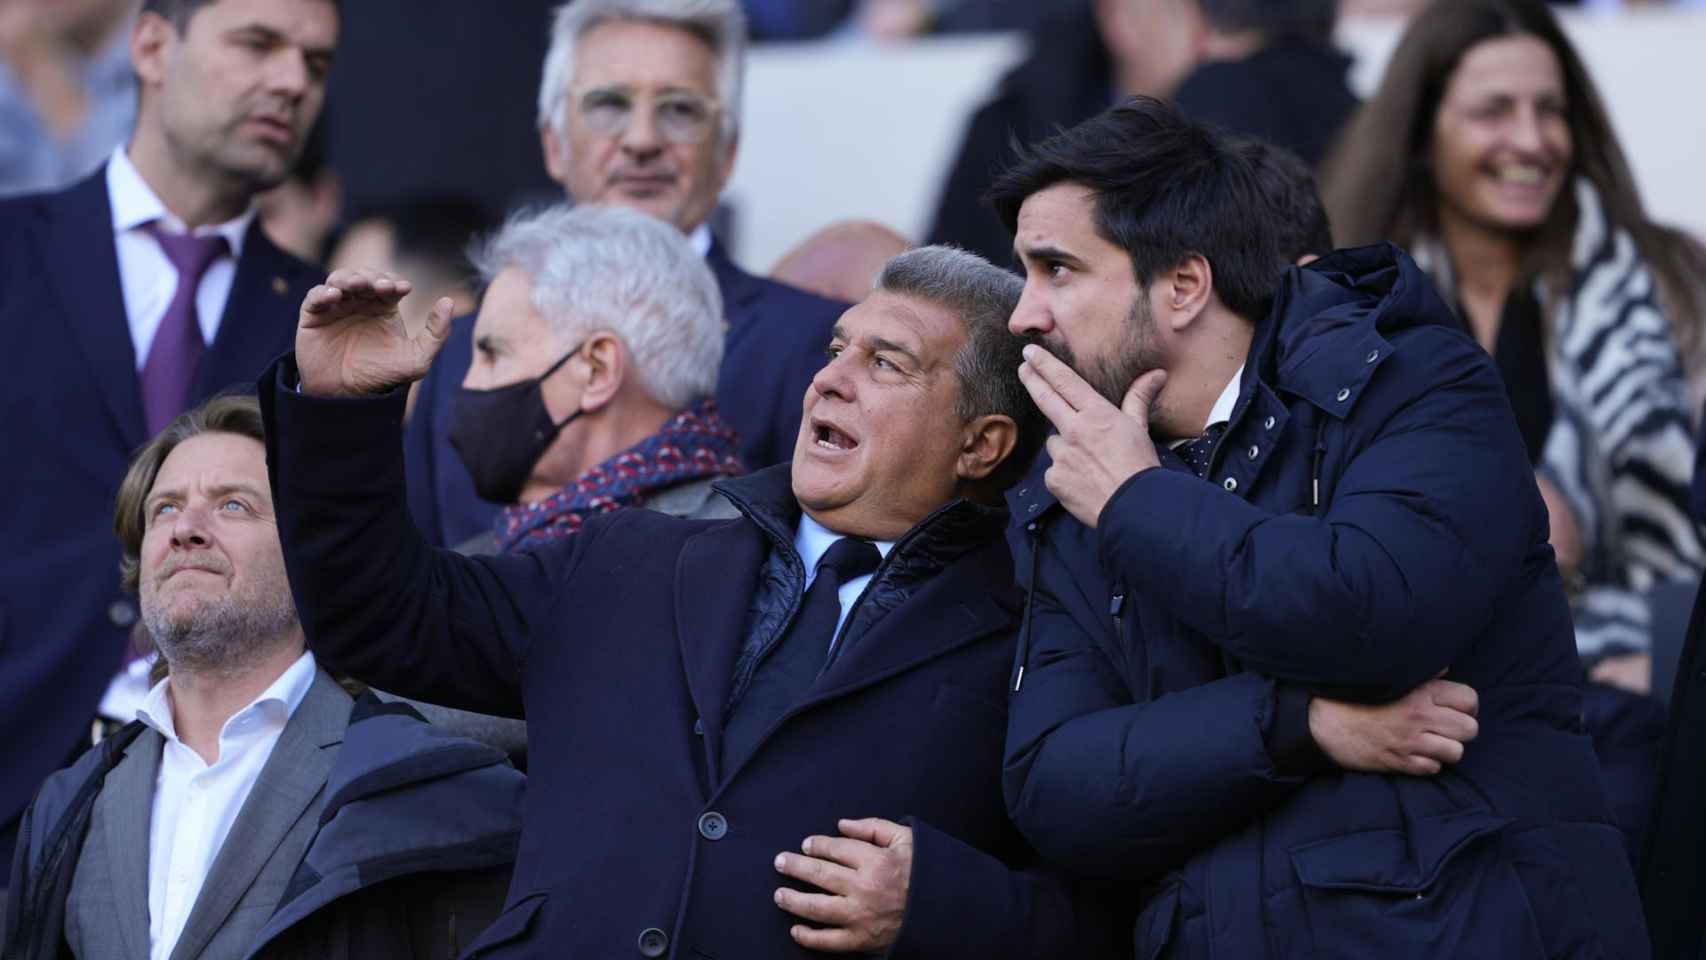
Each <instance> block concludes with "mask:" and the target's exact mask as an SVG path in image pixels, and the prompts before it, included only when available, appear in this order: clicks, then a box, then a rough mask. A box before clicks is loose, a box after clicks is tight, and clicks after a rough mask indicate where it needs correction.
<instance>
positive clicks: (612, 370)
mask: <svg viewBox="0 0 1706 960" xmlns="http://www.w3.org/2000/svg"><path fill="white" fill-rule="evenodd" d="M569 362H570V363H573V364H580V365H582V366H584V367H585V369H586V389H585V390H583V391H581V409H582V410H585V411H586V412H588V413H591V412H593V411H595V410H601V409H603V408H605V407H607V406H609V405H610V403H611V402H612V401H613V400H615V399H616V395H617V394H618V393H619V392H621V390H622V381H623V380H625V379H627V377H628V363H629V356H628V348H627V347H626V346H624V345H623V343H622V339H621V338H620V337H618V336H616V334H614V333H611V332H610V331H608V330H604V331H600V332H598V333H595V334H593V335H592V336H591V337H589V338H588V339H587V341H586V345H585V346H583V347H581V350H580V355H579V356H577V357H576V358H575V359H574V360H571V361H569Z"/></svg>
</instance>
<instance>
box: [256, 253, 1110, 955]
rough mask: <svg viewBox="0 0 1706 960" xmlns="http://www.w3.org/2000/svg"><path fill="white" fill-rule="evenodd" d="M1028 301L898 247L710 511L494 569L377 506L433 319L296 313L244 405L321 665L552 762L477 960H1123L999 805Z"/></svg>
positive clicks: (977, 264)
mask: <svg viewBox="0 0 1706 960" xmlns="http://www.w3.org/2000/svg"><path fill="white" fill-rule="evenodd" d="M1020 286H1021V284H1020V282H1019V280H1018V278H1016V277H1014V276H1013V275H1012V274H1010V273H1008V272H1007V271H1005V270H1002V269H1000V268H998V267H995V266H992V265H990V264H989V263H988V262H986V261H984V260H982V259H980V258H978V257H975V256H972V255H970V254H967V253H964V252H961V251H957V250H952V249H948V248H943V247H931V248H925V249H921V250H914V251H909V252H907V253H905V254H902V255H901V256H899V257H897V258H895V259H894V260H891V261H890V262H889V263H888V264H887V265H886V266H885V268H884V270H883V273H882V276H881V279H880V281H879V283H878V286H877V289H876V290H875V291H873V292H872V293H871V294H870V296H868V297H867V298H866V299H865V300H864V301H863V302H862V303H860V304H859V305H857V306H855V307H853V308H852V309H850V310H848V311H847V312H846V313H845V314H843V315H842V317H841V319H840V321H839V322H838V323H837V325H836V327H835V330H834V332H833V336H832V337H831V338H830V339H829V341H828V344H827V346H828V351H827V353H828V357H829V360H828V362H827V364H826V365H825V366H824V367H823V369H822V370H820V371H819V372H818V373H817V375H816V377H815V378H814V379H813V381H812V384H811V387H810V389H809V390H807V391H805V393H804V396H803V397H802V398H797V399H796V403H799V402H800V401H801V400H803V404H801V406H802V409H803V423H802V425H801V428H800V431H799V434H798V436H797V438H796V442H795V446H794V456H793V461H792V463H791V464H785V465H778V466H775V467H772V468H769V469H766V470H761V471H759V472H757V473H754V474H751V475H749V476H744V477H739V478H736V479H732V480H723V481H719V482H718V484H717V488H718V490H719V491H720V492H721V493H722V494H723V495H724V496H726V497H727V498H728V499H729V500H730V501H731V502H732V503H733V504H734V506H735V507H736V508H737V509H738V510H739V516H738V517H736V518H735V519H732V520H723V521H705V520H689V519H683V518H679V517H669V516H664V515H662V514H660V513H657V512H655V511H651V510H618V511H615V512H611V513H602V514H599V515H597V516H592V517H589V518H588V519H587V520H586V522H585V524H584V525H583V526H582V528H581V530H580V532H579V533H577V534H575V535H574V536H571V537H566V538H562V539H559V540H557V541H555V542H551V543H545V544H541V545H540V546H538V547H537V548H534V549H529V550H523V551H519V552H516V553H513V554H509V555H502V556H494V557H468V556H463V555H460V554H457V553H455V552H452V551H445V550H433V549H431V548H430V547H429V546H427V544H426V543H425V542H424V541H423V539H422V537H421V536H420V534H419V533H418V532H416V530H415V529H414V528H413V526H412V525H411V524H410V522H409V517H408V514H407V511H406V510H405V508H404V506H403V504H402V502H401V497H400V496H399V493H400V491H401V486H402V471H401V464H400V462H399V461H400V456H399V452H398V447H397V443H396V435H397V424H398V418H399V415H400V413H401V409H402V404H403V394H404V391H403V390H401V389H399V388H401V387H402V386H403V385H404V384H406V383H408V382H409V381H410V380H412V379H414V378H416V377H419V376H420V375H421V374H422V373H423V372H424V371H425V370H426V368H427V367H428V365H429V364H430V363H431V358H432V354H433V352H434V351H435V350H437V349H438V347H439V346H440V344H441V343H442V341H443V339H444V337H445V336H446V331H447V328H448V326H449V308H448V303H447V302H445V301H441V302H440V303H439V304H437V305H436V306H435V308H434V313H433V316H432V319H431V320H430V321H429V323H428V324H427V327H426V329H425V330H424V331H419V332H417V331H412V330H409V329H408V328H407V327H406V326H405V325H404V324H403V323H402V320H401V318H400V317H399V316H398V315H397V312H396V309H395V303H396V301H397V300H398V299H400V298H401V297H402V296H403V295H405V294H406V292H407V290H408V287H407V285H406V284H403V283H400V282H399V281H397V280H396V279H395V278H392V277H388V276H373V275H363V274H356V273H345V272H340V273H335V274H333V275H332V276H331V277H330V278H328V280H327V283H326V284H325V285H323V286H321V287H317V288H316V289H315V290H314V291H313V292H312V293H311V294H310V295H309V296H308V298H307V300H306V301H305V302H304V303H303V309H302V318H301V323H300V326H299V328H298V332H297V349H296V353H295V354H294V356H286V357H284V358H283V359H281V360H280V361H279V363H278V364H277V366H276V367H275V368H274V370H272V371H269V372H268V374H267V375H266V376H265V377H264V378H263V379H262V381H261V389H262V395H261V397H262V403H263V404H264V405H265V406H266V408H267V410H268V417H269V429H268V437H269V440H270V442H271V443H272V447H271V448H270V451H269V452H270V454H271V455H270V456H269V460H268V462H269V463H270V464H271V465H272V466H273V471H274V472H273V474H272V480H273V487H274V489H276V490H277V491H278V497H279V518H280V530H281V532H282V536H283V540H284V544H285V547H284V552H285V564H286V568H287V570H288V571H289V574H290V578H291V584H292V587H293V588H294V589H295V591H296V595H297V597H298V599H299V600H300V601H301V609H302V610H303V623H304V627H305V629H306V631H307V634H308V636H309V639H310V641H311V642H312V643H313V644H314V648H315V652H316V654H317V655H318V656H321V657H322V658H323V659H325V661H326V662H328V663H333V664H336V665H337V666H338V667H339V668H340V669H343V670H346V671H348V672H350V673H351V674H353V675H355V676H357V677H361V678H363V679H366V680H370V681H372V682H374V683H379V684H382V685H385V686H386V687H387V688H388V689H395V690H398V691H400V692H402V693H404V694H406V695H409V696H413V697H420V698H424V699H427V700H432V701H435V702H439V703H446V704H450V705H453V706H456V707H460V708H464V709H473V710H480V711H484V712H489V713H500V714H508V715H511V716H525V717H526V719H527V725H528V729H529V731H530V733H531V735H532V737H533V739H534V740H535V742H542V740H543V738H545V737H547V736H548V737H549V738H550V742H551V747H550V749H549V750H545V749H538V750H536V751H535V752H534V755H533V757H532V763H531V765H530V769H529V784H528V791H529V792H528V803H529V812H528V816H527V820H526V823H525V824H524V825H523V827H522V834H523V835H522V842H521V853H520V855H519V857H518V860H517V863H516V870H515V876H514V879H513V881H512V883H511V886H510V892H509V898H508V903H507V908H506V911H505V913H504V914H503V915H502V916H500V917H499V918H498V920H497V921H496V922H495V923H494V924H493V925H492V927H491V928H489V929H488V930H487V931H486V933H485V934H484V935H483V936H482V937H481V939H480V941H479V942H478V943H476V944H475V945H474V948H473V951H474V953H475V955H478V956H487V955H490V956H504V957H560V956H587V957H594V956H596V957H621V956H629V955H632V954H633V953H638V955H640V956H643V957H662V956H675V957H681V958H688V957H739V958H742V960H767V958H777V960H782V958H789V960H791V958H803V957H807V956H813V955H817V954H818V953H819V952H824V951H827V952H836V953H864V954H878V955H886V956H892V957H897V958H904V957H930V958H953V957H966V958H973V957H975V958H978V960H986V958H1002V957H1011V958H1014V960H1018V958H1033V957H1075V958H1100V957H1105V956H1114V955H1117V953H1116V950H1117V947H1116V946H1115V944H1116V943H1117V942H1119V941H1121V940H1124V935H1119V936H1116V930H1117V929H1118V926H1117V925H1116V924H1115V923H1113V922H1112V921H1111V920H1110V919H1109V918H1108V917H1107V916H1106V914H1105V913H1104V912H1103V910H1102V909H1100V906H1099V904H1098V903H1097V902H1096V901H1094V900H1092V899H1089V898H1087V897H1086V896H1085V895H1084V894H1083V893H1082V891H1079V890H1076V889H1074V888H1072V887H1069V886H1067V885H1065V884H1063V883H1061V882H1060V881H1058V880H1056V879H1054V878H1052V877H1050V876H1048V875H1047V874H1045V873H1042V872H1038V871H1037V870H1036V864H1035V862H1034V860H1035V858H1034V856H1033V855H1032V854H1031V852H1030V851H1029V849H1028V848H1027V847H1026V846H1025V844H1024V843H1023V842H1022V841H1021V840H1020V839H1019V837H1018V835H1017V834H1016V833H1015V832H1014V830H1013V827H1012V825H1011V824H1010V823H1009V822H1008V820H1007V814H1006V810H1005V807H1004V805H1003V803H1002V799H1001V790H1000V781H1001V757H1002V747H1003V741H1004V736H1005V723H1006V705H1007V694H1006V686H1007V676H1008V671H1009V669H1010V668H1011V666H1012V663H1013V657H1014V651H1015V631H1016V626H1017V623H1018V609H1019V605H1020V604H1019V599H1018V596H1017V592H1016V590H1015V588H1014V587H1013V585H1012V584H1013V570H1012V559H1011V556H1010V554H1009V552H1008V550H1007V547H1006V545H1005V543H1004V542H1003V540H1002V530H1003V528H1004V526H1005V524H1006V517H1007V514H1006V511H1005V510H1004V509H1003V508H1002V507H1001V491H1002V490H1004V489H1005V488H1006V487H1007V486H1008V485H1009V484H1010V483H1011V482H1012V481H1013V479H1014V478H1015V477H1017V476H1018V475H1019V473H1020V472H1021V471H1022V470H1023V465H1024V464H1025V463H1026V462H1027V461H1028V460H1029V459H1030V457H1031V456H1032V455H1033V454H1034V453H1035V451H1036V449H1037V447H1038V445H1039V444H1040V443H1041V441H1042V429H1041V420H1040V417H1039V415H1038V413H1037V411H1036V408H1035V407H1034V406H1033V405H1032V404H1031V403H1030V400H1029V398H1028V396H1027V395H1026V394H1025V391H1024V389H1023V387H1022V386H1021V385H1020V383H1019V381H1018V378H1017V370H1018V366H1019V362H1020V349H1021V347H1022V346H1023V342H1022V341H1021V340H1020V338H1018V337H1016V336H1014V335H1013V334H1011V333H1009V332H1008V330H1007V326H1006V324H1007V318H1008V316H1009V315H1010V314H1011V313H1012V311H1013V308H1014V306H1015V304H1017V302H1018V297H1019V291H1020ZM376 558H383V559H382V561H381V562H376ZM484 951H489V953H487V952H484Z"/></svg>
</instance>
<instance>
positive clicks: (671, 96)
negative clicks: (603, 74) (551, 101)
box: [569, 87, 723, 144]
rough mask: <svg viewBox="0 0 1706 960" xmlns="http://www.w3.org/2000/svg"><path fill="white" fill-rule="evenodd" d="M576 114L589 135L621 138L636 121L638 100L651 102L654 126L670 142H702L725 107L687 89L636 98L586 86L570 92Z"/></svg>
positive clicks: (626, 91) (624, 92) (625, 92)
mask: <svg viewBox="0 0 1706 960" xmlns="http://www.w3.org/2000/svg"><path fill="white" fill-rule="evenodd" d="M569 92H570V95H571V98H572V100H571V102H572V103H573V104H574V111H575V115H576V116H578V117H579V118H580V122H581V124H582V125H583V126H585V127H586V129H587V132H589V133H591V134H593V135H594V136H599V137H616V136H621V135H622V134H623V133H625V132H626V131H627V129H628V124H629V123H631V122H632V121H633V119H634V104H635V102H636V101H637V100H650V101H651V117H652V126H653V127H655V128H656V129H657V132H658V134H659V135H660V136H662V137H663V138H664V139H665V140H668V141H669V142H670V143H680V144H692V143H702V142H704V140H705V138H706V137H708V136H710V135H711V129H712V127H713V126H715V124H716V120H717V114H718V113H719V112H720V111H721V110H722V109H723V107H722V104H720V103H718V102H717V101H715V100H712V99H711V98H709V97H703V96H700V95H699V94H697V93H691V92H688V91H684V90H670V91H665V92H663V93H660V94H657V95H655V96H645V95H636V94H635V92H634V91H633V90H630V89H628V88H626V87H584V88H577V89H574V90H571V91H569Z"/></svg>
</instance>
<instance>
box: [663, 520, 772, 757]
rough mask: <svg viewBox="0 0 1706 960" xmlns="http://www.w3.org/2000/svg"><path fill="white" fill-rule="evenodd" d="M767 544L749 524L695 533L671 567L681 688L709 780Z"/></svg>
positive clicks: (752, 525)
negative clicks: (699, 735)
mask: <svg viewBox="0 0 1706 960" xmlns="http://www.w3.org/2000/svg"><path fill="white" fill-rule="evenodd" d="M768 553H769V544H768V542H767V540H766V539H765V535H764V533H763V531H762V530H760V529H759V528H758V525H757V524H755V523H753V522H751V521H750V520H740V521H734V522H730V523H726V524H721V525H718V526H716V527H713V528H712V529H710V530H707V531H705V532H704V533H701V534H699V535H697V536H695V537H693V538H692V539H690V540H688V541H687V543H686V544H685V545H684V546H683V547H682V548H681V556H680V558H679V559H678V560H677V561H676V567H675V623H676V635H677V638H678V639H679V640H680V642H681V663H682V666H683V668H684V669H685V670H686V671H687V687H688V690H689V691H690V692H691V693H692V695H693V705H694V707H695V708H696V709H697V710H698V711H699V720H700V723H701V724H703V729H704V731H705V748H706V751H707V755H706V763H707V767H708V769H709V770H710V771H711V782H712V783H720V782H721V781H722V772H721V770H719V769H718V758H719V757H721V756H722V736H723V707H724V705H725V704H727V703H728V700H729V686H730V683H731V682H732V680H733V674H734V664H735V657H736V656H737V655H738V654H739V652H740V648H741V643H742V641H743V640H744V639H745V637H744V636H743V632H744V630H745V628H746V613H747V605H748V604H749V603H750V602H751V600H752V597H753V594H754V593H755V592H756V590H757V588H758V577H759V574H760V572H761V571H762V570H763V568H764V559H765V557H766V556H767V555H768Z"/></svg>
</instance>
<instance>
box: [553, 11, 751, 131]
mask: <svg viewBox="0 0 1706 960" xmlns="http://www.w3.org/2000/svg"><path fill="white" fill-rule="evenodd" d="M622 21H638V22H640V23H651V24H656V25H658V26H663V27H674V28H675V29H677V30H684V31H686V32H687V33H690V34H692V35H693V36H695V37H698V38H699V39H700V40H703V41H704V42H705V44H706V46H709V47H710V48H711V49H712V50H714V51H716V54H717V86H718V90H717V98H718V99H719V100H721V101H722V111H721V113H722V125H723V130H722V132H723V142H724V143H728V142H729V141H730V140H732V139H733V138H734V135H735V132H736V131H737V130H739V129H740V107H741V95H742V94H741V87H742V84H743V82H744V78H745V76H746V13H745V12H744V11H743V10H742V9H741V6H740V4H739V3H738V2H737V0H569V2H568V3H565V4H563V5H562V6H560V7H558V8H557V11H556V12H555V13H554V14H552V23H551V49H550V51H549V52H548V53H546V54H545V75H544V77H543V78H541V80H540V81H539V129H541V130H543V129H545V128H546V127H550V128H551V129H552V130H553V131H555V132H556V133H557V135H558V136H562V135H563V132H564V127H565V116H564V110H563V104H564V101H565V100H566V99H567V98H568V92H569V81H571V80H573V79H574V76H575V47H576V45H577V44H579V43H580V39H581V37H583V36H585V35H586V33H587V31H589V30H591V29H592V28H593V27H596V26H599V25H601V24H605V23H612V22H622Z"/></svg>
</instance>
